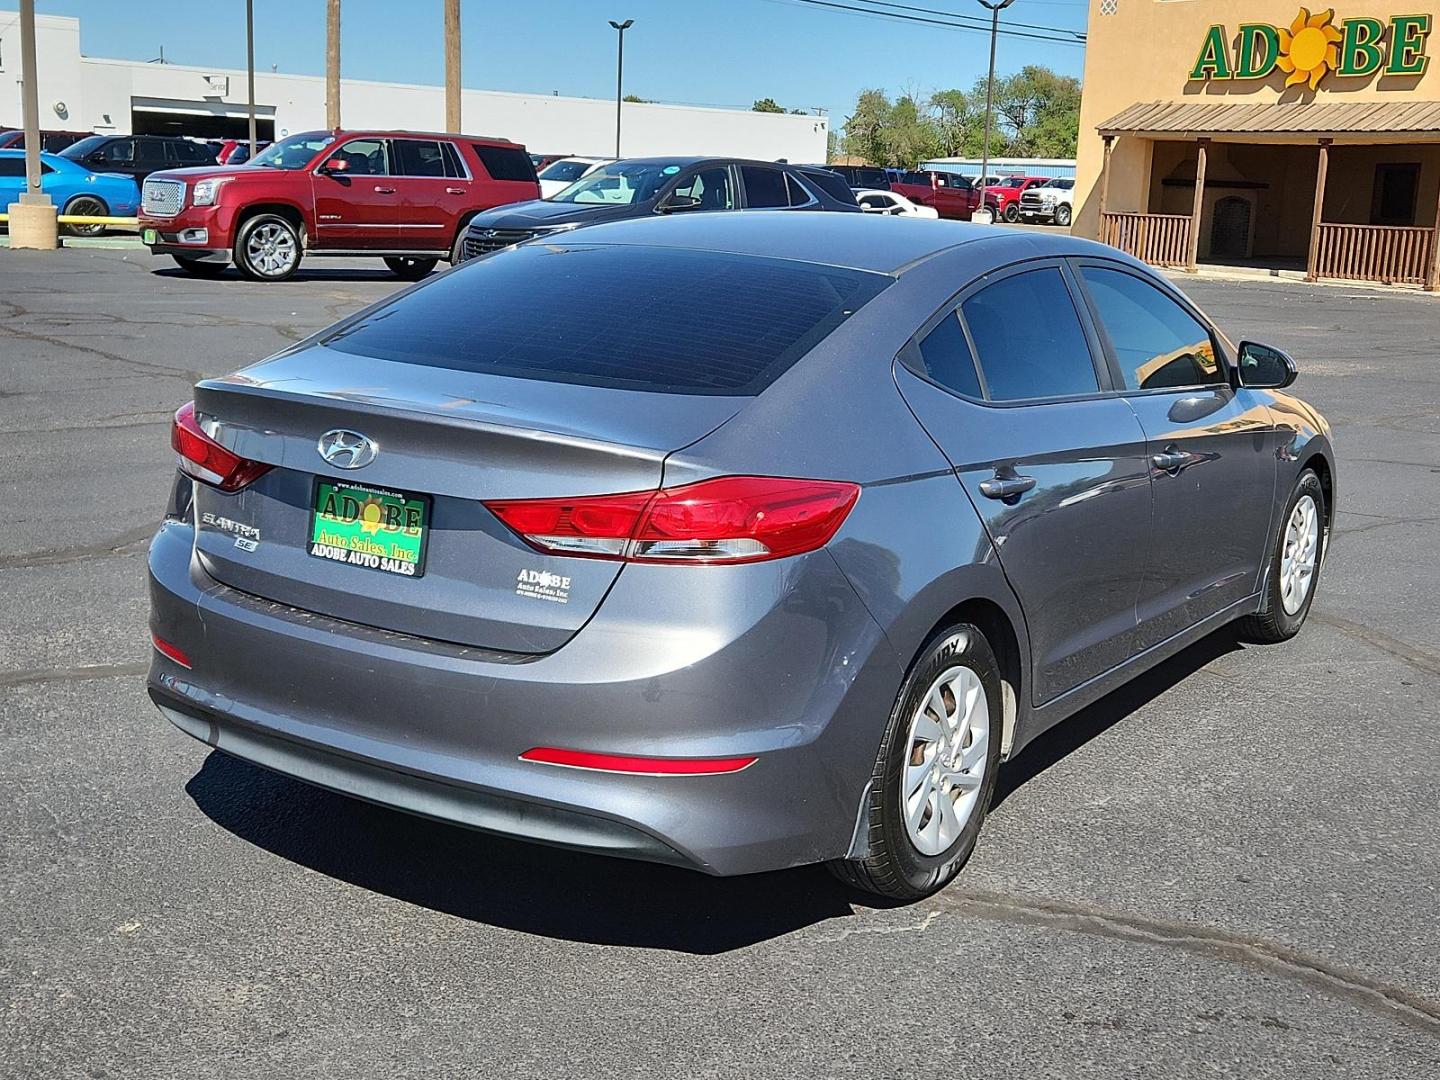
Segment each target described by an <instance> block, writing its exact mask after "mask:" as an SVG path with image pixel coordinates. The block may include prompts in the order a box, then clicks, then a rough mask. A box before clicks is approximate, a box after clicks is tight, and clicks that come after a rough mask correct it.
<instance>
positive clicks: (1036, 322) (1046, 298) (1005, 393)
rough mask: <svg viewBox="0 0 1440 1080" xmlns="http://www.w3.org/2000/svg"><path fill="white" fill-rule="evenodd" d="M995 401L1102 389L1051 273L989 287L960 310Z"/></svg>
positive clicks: (1058, 277)
mask: <svg viewBox="0 0 1440 1080" xmlns="http://www.w3.org/2000/svg"><path fill="white" fill-rule="evenodd" d="M961 310H962V311H963V312H964V315H965V325H966V326H968V327H969V328H970V338H971V340H972V341H974V342H975V351H976V352H977V353H979V360H980V369H981V370H982V371H983V372H984V373H985V386H986V389H987V390H988V391H989V397H990V398H991V399H992V400H994V401H1018V400H1021V399H1023V398H1043V397H1069V396H1071V395H1074V394H1093V393H1095V392H1096V391H1098V390H1099V389H1100V382H1099V379H1098V378H1097V377H1096V375H1095V365H1094V363H1093V361H1092V360H1091V357H1090V345H1089V343H1088V342H1087V341H1086V338H1085V331H1084V330H1083V329H1081V326H1080V316H1079V315H1077V314H1076V312H1075V305H1074V303H1073V301H1072V300H1071V299H1070V290H1069V288H1068V287H1067V286H1066V284H1065V278H1064V276H1063V275H1062V274H1061V273H1060V271H1059V270H1058V269H1056V268H1055V267H1044V268H1041V269H1038V270H1027V271H1025V272H1024V273H1021V274H1014V275H1012V276H1011V277H1006V278H1001V279H1000V280H999V281H997V282H995V284H993V285H987V286H986V287H985V288H983V289H981V290H980V291H979V292H977V293H975V294H974V295H973V296H971V297H970V298H969V299H968V300H966V301H965V302H964V303H963V304H962V305H961Z"/></svg>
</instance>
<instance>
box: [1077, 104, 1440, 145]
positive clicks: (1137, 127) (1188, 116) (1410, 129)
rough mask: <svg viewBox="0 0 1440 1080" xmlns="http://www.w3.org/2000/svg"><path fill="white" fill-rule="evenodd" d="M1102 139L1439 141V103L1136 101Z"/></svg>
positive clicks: (1113, 119)
mask: <svg viewBox="0 0 1440 1080" xmlns="http://www.w3.org/2000/svg"><path fill="white" fill-rule="evenodd" d="M1098 130H1099V132H1100V134H1101V135H1179V136H1188V137H1191V138H1195V137H1201V136H1224V135H1253V136H1257V137H1260V138H1265V137H1271V138H1273V137H1276V136H1285V135H1309V136H1315V137H1320V136H1334V135H1400V136H1415V135H1424V134H1429V135H1434V136H1435V139H1436V141H1437V142H1440V101H1415V100H1413V99H1412V100H1408V101H1305V102H1294V103H1289V104H1213V103H1209V102H1203V103H1202V102H1188V101H1148V102H1145V101H1137V102H1136V103H1135V104H1134V105H1131V106H1130V107H1129V108H1128V109H1125V110H1124V111H1123V112H1121V113H1118V114H1117V115H1115V116H1112V117H1111V118H1110V119H1109V120H1106V121H1105V122H1104V123H1103V124H1100V125H1098Z"/></svg>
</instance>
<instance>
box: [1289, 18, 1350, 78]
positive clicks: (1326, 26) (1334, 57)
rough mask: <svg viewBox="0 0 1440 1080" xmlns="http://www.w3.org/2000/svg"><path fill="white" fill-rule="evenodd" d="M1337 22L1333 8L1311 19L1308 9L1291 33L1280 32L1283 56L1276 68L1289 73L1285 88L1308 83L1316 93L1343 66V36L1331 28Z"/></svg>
mask: <svg viewBox="0 0 1440 1080" xmlns="http://www.w3.org/2000/svg"><path fill="white" fill-rule="evenodd" d="M1334 19H1335V9H1334V8H1327V9H1326V10H1325V11H1322V12H1321V13H1320V14H1319V15H1311V14H1310V9H1309V8H1303V7H1302V8H1301V9H1300V14H1299V15H1296V16H1295V21H1294V22H1293V23H1291V24H1290V29H1289V30H1283V29H1282V30H1281V31H1280V56H1279V58H1278V59H1277V60H1276V61H1275V66H1276V67H1278V68H1279V69H1280V70H1281V71H1283V72H1285V73H1286V79H1285V85H1286V86H1299V85H1300V84H1301V83H1309V84H1310V89H1311V90H1314V89H1315V88H1316V87H1317V86H1319V85H1320V80H1321V79H1323V78H1324V77H1325V76H1326V75H1327V74H1328V73H1329V72H1331V71H1334V70H1335V69H1336V68H1337V67H1339V66H1340V50H1339V47H1338V46H1339V43H1340V38H1341V34H1340V31H1339V30H1336V29H1335V27H1334V26H1332V25H1331V23H1332V22H1333V21H1334Z"/></svg>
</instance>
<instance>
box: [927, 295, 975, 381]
mask: <svg viewBox="0 0 1440 1080" xmlns="http://www.w3.org/2000/svg"><path fill="white" fill-rule="evenodd" d="M920 360H921V362H922V363H923V364H924V365H925V374H927V375H929V376H930V378H932V379H934V380H935V381H936V382H937V383H939V384H940V385H941V386H944V387H948V388H949V389H951V390H954V391H955V392H956V393H959V394H965V395H966V396H967V397H975V398H978V397H984V396H985V395H984V394H983V393H982V392H981V390H980V377H979V376H978V375H977V374H976V373H975V357H974V356H972V355H971V354H970V343H969V342H967V341H966V340H965V331H964V330H962V329H961V327H960V320H959V319H957V318H956V317H955V313H954V312H953V311H952V312H950V314H948V315H946V316H945V318H944V319H942V320H941V321H940V322H939V324H938V325H936V327H935V329H934V330H931V331H930V333H928V334H926V335H925V340H923V341H922V342H920Z"/></svg>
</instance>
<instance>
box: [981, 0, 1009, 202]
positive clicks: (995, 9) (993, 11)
mask: <svg viewBox="0 0 1440 1080" xmlns="http://www.w3.org/2000/svg"><path fill="white" fill-rule="evenodd" d="M1014 2H1015V0H998V2H996V3H991V0H980V6H981V7H983V8H986V9H987V10H988V11H989V12H990V75H989V76H988V77H987V78H986V80H985V143H984V146H983V148H982V150H981V154H980V210H981V211H982V216H981V218H980V220H981V221H982V222H985V223H987V224H988V223H989V222H991V221H993V220H994V216H993V215H992V214H991V213H990V207H989V206H987V205H986V204H985V181H986V180H987V179H989V176H990V117H991V114H992V112H993V111H994V106H995V42H996V40H997V39H998V38H999V37H1000V12H1001V11H1003V10H1004V9H1005V8H1007V7H1009V6H1010V5H1011V4H1013V3H1014Z"/></svg>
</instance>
